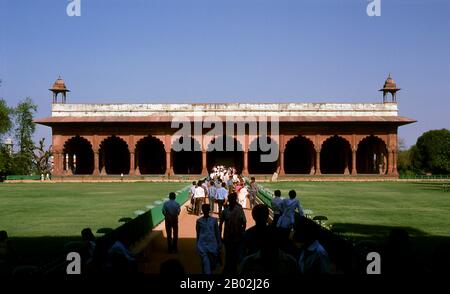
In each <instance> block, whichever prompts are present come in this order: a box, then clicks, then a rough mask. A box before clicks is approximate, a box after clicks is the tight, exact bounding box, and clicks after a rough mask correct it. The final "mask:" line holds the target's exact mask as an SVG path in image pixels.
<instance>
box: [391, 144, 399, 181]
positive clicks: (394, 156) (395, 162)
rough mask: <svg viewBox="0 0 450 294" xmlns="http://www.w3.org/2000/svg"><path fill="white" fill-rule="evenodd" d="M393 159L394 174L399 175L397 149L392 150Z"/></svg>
mask: <svg viewBox="0 0 450 294" xmlns="http://www.w3.org/2000/svg"><path fill="white" fill-rule="evenodd" d="M392 161H393V167H392V174H393V175H394V176H398V171H397V150H394V151H392Z"/></svg>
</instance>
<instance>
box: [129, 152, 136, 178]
mask: <svg viewBox="0 0 450 294" xmlns="http://www.w3.org/2000/svg"><path fill="white" fill-rule="evenodd" d="M134 170H135V168H134V151H133V152H130V171H129V173H128V174H129V175H130V176H134Z"/></svg>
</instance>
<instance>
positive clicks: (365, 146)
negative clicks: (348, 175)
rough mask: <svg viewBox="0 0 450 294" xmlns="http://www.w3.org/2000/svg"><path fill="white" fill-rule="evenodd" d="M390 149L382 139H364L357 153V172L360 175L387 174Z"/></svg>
mask: <svg viewBox="0 0 450 294" xmlns="http://www.w3.org/2000/svg"><path fill="white" fill-rule="evenodd" d="M387 157H388V149H387V144H386V142H385V141H384V140H383V139H381V138H380V137H377V136H374V135H370V136H366V137H365V138H363V139H362V140H361V141H360V142H359V144H358V149H357V151H356V170H357V172H358V173H359V174H386V173H387Z"/></svg>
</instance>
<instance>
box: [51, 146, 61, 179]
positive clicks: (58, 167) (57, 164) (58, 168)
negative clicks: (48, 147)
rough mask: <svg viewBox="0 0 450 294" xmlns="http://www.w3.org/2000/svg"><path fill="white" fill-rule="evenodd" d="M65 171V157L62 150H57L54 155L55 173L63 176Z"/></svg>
mask: <svg viewBox="0 0 450 294" xmlns="http://www.w3.org/2000/svg"><path fill="white" fill-rule="evenodd" d="M62 172H63V159H62V153H61V151H55V152H54V155H53V175H54V176H61V175H62Z"/></svg>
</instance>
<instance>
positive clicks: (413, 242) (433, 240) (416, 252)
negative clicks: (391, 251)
mask: <svg viewBox="0 0 450 294" xmlns="http://www.w3.org/2000/svg"><path fill="white" fill-rule="evenodd" d="M393 229H403V230H405V231H406V232H408V234H409V247H410V248H409V252H410V253H411V258H413V259H415V260H416V261H417V262H418V263H417V264H418V268H419V267H421V268H423V269H425V271H428V272H433V271H436V268H437V267H441V265H440V264H441V263H442V262H443V261H445V260H449V252H450V251H449V250H448V248H450V236H438V235H430V234H428V233H426V232H424V231H421V230H418V229H416V228H412V227H398V226H384V225H364V224H353V223H335V224H333V232H335V233H337V234H338V235H340V236H344V237H348V238H350V239H351V240H353V241H354V242H355V244H356V245H357V246H359V247H360V248H361V249H362V251H363V252H364V251H367V252H370V251H377V252H383V250H384V248H385V247H386V244H387V242H388V237H389V233H390V232H391V231H392V230H393ZM443 248H446V249H445V250H443ZM406 250H408V248H405V251H406ZM442 266H443V265H442ZM446 266H447V265H445V267H446ZM443 268H444V266H443ZM438 271H439V270H438Z"/></svg>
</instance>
